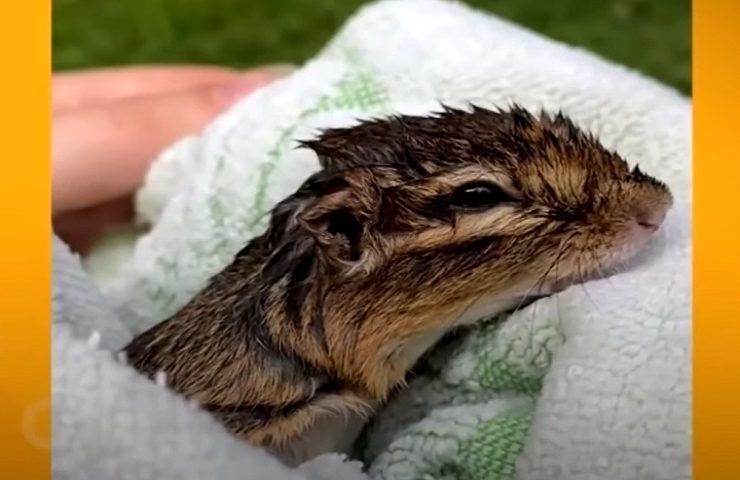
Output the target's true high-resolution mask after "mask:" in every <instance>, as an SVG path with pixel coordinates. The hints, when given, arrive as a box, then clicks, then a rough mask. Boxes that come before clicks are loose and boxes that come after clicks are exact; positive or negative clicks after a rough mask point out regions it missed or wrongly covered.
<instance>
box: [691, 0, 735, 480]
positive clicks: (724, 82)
mask: <svg viewBox="0 0 740 480" xmlns="http://www.w3.org/2000/svg"><path fill="white" fill-rule="evenodd" d="M693 8H694V12H693V25H694V62H693V80H694V83H693V85H694V174H695V176H694V197H695V199H696V200H695V207H694V214H695V215H694V299H693V301H694V456H693V457H694V478H695V479H697V480H721V479H735V478H738V475H740V318H738V317H740V209H739V207H738V203H740V202H738V199H740V2H738V1H737V0H695V1H694V6H693Z"/></svg>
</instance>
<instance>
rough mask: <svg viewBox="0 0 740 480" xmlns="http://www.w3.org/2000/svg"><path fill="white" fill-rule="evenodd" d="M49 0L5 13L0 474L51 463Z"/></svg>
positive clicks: (0, 40) (0, 42) (31, 475)
mask: <svg viewBox="0 0 740 480" xmlns="http://www.w3.org/2000/svg"><path fill="white" fill-rule="evenodd" d="M50 25H51V5H50V3H49V2H48V1H47V0H27V1H17V2H5V3H3V14H2V15H0V60H1V61H2V73H1V74H0V99H1V101H0V105H2V108H1V109H0V139H1V140H0V145H1V147H0V148H1V149H0V152H1V153H0V154H1V155H2V165H4V167H3V172H2V175H0V195H2V197H3V198H2V199H1V200H0V209H2V216H1V217H0V218H2V221H3V227H4V230H5V231H4V232H2V234H0V255H1V256H2V275H1V276H0V309H1V311H0V444H1V445H2V447H1V448H0V472H2V473H0V476H1V477H2V478H18V479H20V478H24V479H25V478H28V479H34V480H36V479H38V480H43V479H44V478H50V477H51V468H50V448H49V439H50V435H49V433H50V427H49V421H50V402H49V399H50V346H49V338H50V328H49V327H50V322H49V318H50V302H49V298H50V275H49V268H50V260H49V259H50V254H49V252H50V233H51V226H50V220H49V219H50V207H49V201H50V194H49V190H50V189H49V177H50V173H49V172H50V168H49V148H50V147H49V146H50V113H49V111H50V103H51V102H50V68H51V67H50V65H51V45H50V37H51V36H50V28H51V27H50Z"/></svg>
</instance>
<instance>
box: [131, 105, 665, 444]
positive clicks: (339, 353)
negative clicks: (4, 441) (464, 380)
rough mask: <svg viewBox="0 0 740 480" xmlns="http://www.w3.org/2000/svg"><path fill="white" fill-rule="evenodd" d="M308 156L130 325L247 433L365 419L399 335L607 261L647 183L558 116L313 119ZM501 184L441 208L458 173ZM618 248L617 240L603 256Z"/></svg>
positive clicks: (397, 351)
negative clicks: (208, 272)
mask: <svg viewBox="0 0 740 480" xmlns="http://www.w3.org/2000/svg"><path fill="white" fill-rule="evenodd" d="M302 145H303V146H304V147H308V148H311V149H313V150H314V151H315V152H316V153H317V155H318V156H319V159H320V161H321V165H322V170H321V171H320V172H318V173H316V174H315V175H313V176H312V177H311V178H309V179H308V180H307V181H306V182H305V183H304V184H303V185H302V186H301V187H300V188H299V189H298V190H297V192H296V193H295V194H293V195H291V196H290V197H288V198H286V199H285V200H284V201H282V202H281V203H280V204H278V205H277V206H276V207H275V209H274V211H273V213H272V218H271V224H270V226H269V229H268V231H267V232H266V233H265V234H264V235H263V236H261V237H259V238H256V239H254V240H252V241H251V242H250V243H249V244H248V245H247V246H246V247H245V248H244V249H243V250H242V251H241V252H239V253H238V254H237V255H236V257H235V258H234V260H233V262H232V263H231V264H230V265H229V266H228V267H227V268H226V269H225V270H224V271H223V272H221V273H220V274H218V275H216V276H215V277H214V278H213V279H212V280H211V281H210V283H209V284H208V286H206V287H205V289H203V291H202V292H201V293H200V294H198V295H197V296H195V298H193V299H192V301H191V302H190V303H189V304H187V305H186V306H185V307H184V308H182V309H181V310H180V311H179V312H178V313H176V314H175V315H174V316H172V317H171V318H169V319H167V320H166V321H164V322H162V323H160V324H159V325H157V326H155V327H154V328H152V329H151V330H149V331H147V332H144V333H143V334H141V335H140V336H138V337H137V338H136V339H135V340H134V341H133V342H132V343H131V344H130V345H129V346H128V347H126V353H127V355H128V358H129V361H130V362H131V364H132V365H133V366H134V367H135V368H137V369H139V370H140V371H142V372H143V373H145V374H147V375H149V376H154V375H155V374H156V373H157V372H159V371H163V372H165V374H166V381H167V384H168V385H169V386H170V387H171V388H172V389H174V390H175V391H177V392H180V393H182V394H184V395H185V396H187V397H190V398H191V399H193V400H195V401H196V402H198V403H199V404H200V405H202V406H203V407H204V408H206V409H207V410H209V411H211V412H213V414H214V415H215V416H216V417H217V418H219V419H220V420H221V421H222V422H223V423H224V424H225V425H226V427H227V428H228V429H229V430H230V431H232V432H233V433H235V434H236V435H239V436H241V437H243V438H245V439H246V440H248V441H250V442H252V443H255V444H260V445H268V446H269V445H280V444H282V443H283V442H286V441H289V440H290V439H292V438H294V437H296V436H298V435H300V434H301V433H302V432H303V431H305V429H306V428H308V427H309V426H310V425H311V423H312V422H313V421H314V419H315V418H316V416H317V415H319V414H320V413H321V412H326V411H337V412H343V411H347V410H352V411H358V412H361V413H362V414H363V415H367V414H369V413H371V412H372V411H373V409H374V408H376V407H377V406H378V405H380V404H382V403H383V402H384V401H385V400H386V398H387V397H388V395H389V394H390V393H391V392H392V391H393V390H394V389H395V388H397V387H398V386H399V385H401V384H402V383H403V381H404V377H405V375H406V374H407V372H408V370H409V368H410V367H411V366H412V364H411V363H412V362H413V361H414V360H415V357H413V356H408V355H406V354H404V348H405V347H406V346H407V345H408V344H409V343H410V342H412V341H413V340H414V339H415V338H417V337H420V336H423V335H425V334H426V333H427V332H430V331H434V330H449V329H450V328H452V327H454V326H455V325H454V324H455V322H456V320H457V319H458V318H460V316H461V315H462V314H463V313H464V311H465V309H466V308H468V307H469V306H470V305H471V302H475V301H476V300H477V299H479V298H483V297H485V296H512V297H516V296H520V297H524V296H526V295H527V294H528V293H529V292H532V291H533V289H537V288H540V287H542V288H541V290H543V291H547V289H548V288H554V287H553V285H562V284H568V283H572V282H575V281H578V280H579V279H581V278H583V277H584V276H586V275H589V274H591V273H593V272H594V271H596V270H597V269H598V268H601V266H608V265H610V264H611V263H613V262H614V261H617V260H619V258H618V257H619V254H618V252H619V251H620V248H621V246H620V245H622V243H624V242H625V235H626V233H625V232H627V231H628V230H629V226H630V225H631V223H630V222H634V221H635V218H636V217H639V216H640V214H641V213H640V212H642V211H645V212H649V211H650V210H651V209H655V208H667V205H668V204H670V194H669V192H668V190H667V188H666V187H665V186H664V185H663V184H662V183H660V182H658V181H657V180H655V179H653V178H651V177H649V176H647V175H645V174H643V173H641V172H640V171H639V170H638V169H636V168H635V169H633V170H630V169H629V168H628V166H627V164H626V162H624V161H623V160H622V159H621V158H620V157H619V156H617V155H616V154H615V153H612V152H609V151H607V150H606V149H604V148H603V147H602V146H601V145H600V144H599V143H598V142H597V141H596V140H595V139H594V138H593V137H592V136H590V135H588V134H586V133H584V132H582V131H580V130H579V129H577V128H576V127H575V126H574V125H573V123H572V122H571V121H570V120H568V119H567V118H565V117H564V116H562V115H555V116H551V115H547V114H545V113H542V114H540V115H538V116H535V115H532V114H530V113H528V112H527V111H525V110H524V109H522V108H520V107H517V106H514V107H512V108H511V109H508V110H498V111H490V110H486V109H482V108H473V110H472V111H462V110H453V109H445V111H444V112H442V113H440V114H438V115H432V116H428V117H392V118H389V119H383V120H376V121H369V122H364V123H362V124H360V125H358V126H355V127H351V128H345V129H334V130H328V131H326V132H324V133H323V134H322V135H321V136H320V137H319V138H318V139H316V140H312V141H307V142H304V143H303V144H302ZM480 180H486V181H488V182H490V183H493V184H495V185H498V186H499V187H500V188H501V189H502V191H503V192H505V193H506V195H507V198H506V201H503V202H502V203H501V205H498V206H496V207H494V208H490V209H485V210H481V211H464V210H461V209H458V208H454V207H451V206H450V205H449V198H450V195H451V192H453V191H454V190H455V189H456V188H457V187H459V186H460V185H463V184H466V183H469V182H473V181H480ZM615 252H616V253H615Z"/></svg>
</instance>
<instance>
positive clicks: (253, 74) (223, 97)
mask: <svg viewBox="0 0 740 480" xmlns="http://www.w3.org/2000/svg"><path fill="white" fill-rule="evenodd" d="M294 71H295V68H294V67H291V66H290V65H271V66H269V67H263V68H260V69H258V70H252V71H248V72H245V73H243V74H242V75H241V76H240V78H239V79H238V80H236V81H235V82H233V83H229V84H226V85H220V86H218V87H216V90H215V92H214V95H215V97H216V102H217V103H219V104H220V105H223V106H224V107H228V106H231V105H233V104H234V103H236V102H238V101H239V100H241V99H242V98H244V97H246V96H247V95H249V94H251V93H252V92H254V91H255V90H257V89H258V88H260V87H263V86H265V85H267V84H269V83H272V82H273V81H274V80H278V79H280V78H283V77H286V76H288V75H290V74H291V73H293V72H294Z"/></svg>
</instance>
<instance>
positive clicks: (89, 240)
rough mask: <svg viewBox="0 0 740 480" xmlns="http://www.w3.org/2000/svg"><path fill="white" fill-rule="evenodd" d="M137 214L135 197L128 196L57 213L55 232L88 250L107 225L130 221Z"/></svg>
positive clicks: (75, 246)
mask: <svg viewBox="0 0 740 480" xmlns="http://www.w3.org/2000/svg"><path fill="white" fill-rule="evenodd" d="M133 217H134V205H133V198H132V197H131V196H126V197H122V198H117V199H114V200H111V201H109V202H106V203H104V204H101V205H98V206H95V207H92V208H87V209H82V210H78V211H74V212H64V213H61V214H59V215H57V216H55V217H54V219H53V222H52V223H53V227H54V233H55V234H56V235H57V236H58V237H59V238H61V239H62V240H64V241H65V242H66V243H67V245H69V246H70V247H71V248H72V250H73V251H75V252H78V253H85V252H87V251H88V250H89V248H90V247H91V246H92V245H93V242H94V241H95V239H96V238H98V237H99V236H100V235H102V234H103V233H104V232H105V231H106V230H107V229H109V228H111V227H114V226H117V225H125V224H128V223H130V222H131V221H132V220H133Z"/></svg>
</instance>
